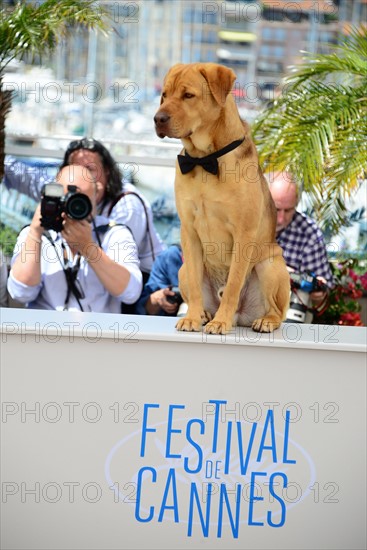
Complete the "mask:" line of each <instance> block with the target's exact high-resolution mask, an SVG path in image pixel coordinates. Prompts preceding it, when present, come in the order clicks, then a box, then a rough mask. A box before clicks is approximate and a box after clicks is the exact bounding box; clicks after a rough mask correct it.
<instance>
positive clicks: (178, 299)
mask: <svg viewBox="0 0 367 550" xmlns="http://www.w3.org/2000/svg"><path fill="white" fill-rule="evenodd" d="M170 290H172V292H174V295H173V296H166V299H167V302H169V303H170V304H178V305H180V304H182V302H183V299H182V296H181V292H180V289H179V288H178V286H172V287H170Z"/></svg>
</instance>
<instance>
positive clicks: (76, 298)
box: [8, 165, 142, 313]
mask: <svg viewBox="0 0 367 550" xmlns="http://www.w3.org/2000/svg"><path fill="white" fill-rule="evenodd" d="M57 182H58V183H59V184H61V185H62V186H63V192H64V193H67V191H68V186H69V185H74V186H76V187H77V190H78V191H79V192H80V193H83V194H84V195H86V196H87V197H88V198H89V200H90V202H91V205H92V212H91V214H90V216H89V217H87V218H85V219H81V220H78V219H73V218H71V217H69V216H68V215H67V214H66V213H65V212H63V213H62V230H61V231H60V232H57V231H55V230H53V229H50V230H48V231H45V229H44V227H43V226H42V225H41V204H40V205H38V207H37V210H36V212H35V214H34V216H33V219H32V222H31V224H30V226H28V227H26V228H25V229H23V230H22V231H21V233H20V234H19V236H18V240H17V244H16V247H15V253H14V256H13V258H12V263H11V271H10V275H9V279H8V290H9V293H10V295H11V296H12V297H13V298H14V299H16V300H18V301H20V302H23V303H27V304H28V307H30V308H36V309H54V310H79V311H80V310H81V311H97V312H106V313H119V312H120V311H121V303H127V304H130V303H133V302H135V301H136V300H137V299H138V298H139V296H140V293H141V290H142V274H141V271H140V269H139V259H138V254H137V246H136V243H135V241H134V239H133V237H132V235H131V232H130V231H129V229H128V228H127V227H125V226H122V225H118V224H113V225H112V226H111V224H110V222H109V220H108V219H107V218H104V217H102V216H96V215H95V214H96V205H97V202H96V200H97V185H96V180H95V178H94V177H93V175H92V174H91V172H90V171H89V170H88V169H87V168H85V167H83V166H73V165H68V166H65V167H64V168H62V169H61V171H60V172H59V174H58V176H57Z"/></svg>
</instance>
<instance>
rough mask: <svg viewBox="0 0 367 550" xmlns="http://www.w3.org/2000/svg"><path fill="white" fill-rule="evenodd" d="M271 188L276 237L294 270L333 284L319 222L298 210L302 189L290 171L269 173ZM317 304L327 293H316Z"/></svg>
mask: <svg viewBox="0 0 367 550" xmlns="http://www.w3.org/2000/svg"><path fill="white" fill-rule="evenodd" d="M266 176H267V178H268V181H269V188H270V192H271V195H272V197H273V200H274V203H275V207H276V209H277V224H276V240H277V243H278V244H279V245H280V246H281V247H282V249H283V256H284V259H285V262H286V264H287V266H288V268H289V270H290V271H297V272H298V273H304V272H306V271H312V272H313V273H314V274H315V276H316V277H317V278H318V279H320V280H321V281H323V282H325V283H326V284H327V286H328V287H329V288H331V287H332V286H333V276H332V273H331V269H330V265H329V261H328V257H327V251H326V246H325V241H324V237H323V234H322V231H321V229H320V228H319V227H318V225H317V224H316V222H315V221H314V220H313V219H312V218H310V217H309V216H306V215H305V214H301V213H300V212H298V211H297V210H296V208H297V204H298V189H297V184H296V182H295V181H294V178H293V176H292V175H291V174H290V173H289V172H276V173H274V174H266ZM311 298H312V300H313V302H314V303H315V304H317V303H319V302H321V301H322V300H323V299H324V298H325V292H313V293H311Z"/></svg>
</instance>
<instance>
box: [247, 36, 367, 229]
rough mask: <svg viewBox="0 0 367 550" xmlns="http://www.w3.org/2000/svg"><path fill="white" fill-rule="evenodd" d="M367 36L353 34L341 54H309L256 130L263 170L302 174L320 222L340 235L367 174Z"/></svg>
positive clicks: (300, 178)
mask: <svg viewBox="0 0 367 550" xmlns="http://www.w3.org/2000/svg"><path fill="white" fill-rule="evenodd" d="M366 38H367V31H366V29H359V30H354V31H353V32H352V34H351V36H350V38H349V40H347V41H345V42H344V43H343V44H342V45H340V47H339V48H338V53H335V54H331V55H321V54H320V55H312V56H308V57H307V58H306V59H305V61H304V63H303V64H302V65H301V66H300V67H298V68H297V69H296V70H295V71H294V72H293V74H292V75H291V76H289V77H288V78H287V79H286V83H287V86H286V93H284V94H283V95H282V96H281V97H280V98H279V99H278V100H276V101H275V102H274V104H273V105H272V106H270V107H268V108H267V109H265V110H264V111H263V112H262V113H261V114H260V115H259V117H258V119H257V120H256V121H255V123H254V125H253V136H254V139H255V141H256V143H257V146H258V150H259V156H260V162H261V163H262V164H263V166H264V168H265V170H270V169H271V170H284V169H286V170H290V171H291V172H293V173H294V174H295V175H296V176H298V179H299V180H301V181H302V182H303V184H304V188H305V190H306V191H307V192H308V193H309V194H310V197H311V201H312V207H313V210H314V212H315V215H316V216H317V217H318V219H319V221H320V222H321V225H324V224H325V225H328V226H329V227H330V226H332V227H333V228H334V230H335V231H337V230H338V228H339V227H341V226H342V225H343V223H344V220H345V218H346V211H345V206H344V203H345V199H346V198H347V197H349V196H350V195H351V194H352V193H353V192H354V191H355V190H356V189H358V187H359V185H360V183H361V181H362V179H363V178H366V176H367V153H366V147H365V144H366V142H367V72H366V62H367V46H366V44H367V40H366ZM332 78H333V79H334V81H333V80H332Z"/></svg>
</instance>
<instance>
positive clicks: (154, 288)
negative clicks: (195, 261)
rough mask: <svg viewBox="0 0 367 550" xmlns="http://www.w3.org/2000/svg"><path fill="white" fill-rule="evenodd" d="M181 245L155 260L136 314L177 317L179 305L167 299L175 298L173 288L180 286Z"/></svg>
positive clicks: (169, 249) (170, 248) (172, 247)
mask: <svg viewBox="0 0 367 550" xmlns="http://www.w3.org/2000/svg"><path fill="white" fill-rule="evenodd" d="M182 262H183V259H182V250H181V246H180V245H175V244H174V245H172V246H170V247H169V248H167V250H165V251H164V252H162V254H160V256H158V258H157V259H156V260H155V262H154V264H153V269H152V271H151V273H150V276H149V279H148V281H147V283H145V285H144V289H143V292H142V295H141V297H140V299H139V301H138V303H137V306H136V312H137V313H138V314H140V315H176V314H177V311H178V307H179V304H178V303H171V302H169V300H167V297H169V296H173V295H174V292H173V291H172V290H171V288H172V287H177V286H178V271H179V269H180V267H181V266H182Z"/></svg>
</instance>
